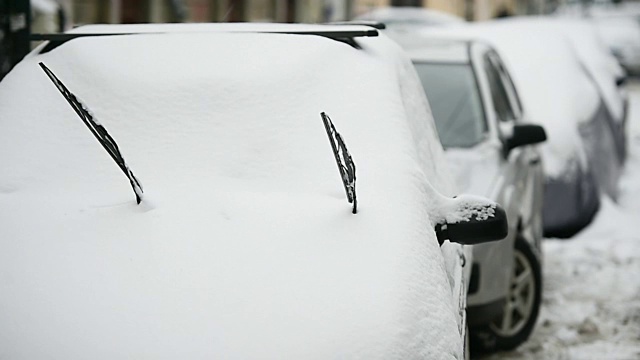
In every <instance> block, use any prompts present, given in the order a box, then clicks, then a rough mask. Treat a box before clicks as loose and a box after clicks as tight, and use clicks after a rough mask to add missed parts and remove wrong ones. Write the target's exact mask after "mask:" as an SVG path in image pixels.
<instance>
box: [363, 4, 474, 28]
mask: <svg viewBox="0 0 640 360" xmlns="http://www.w3.org/2000/svg"><path fill="white" fill-rule="evenodd" d="M355 20H356V21H376V22H379V23H383V24H384V25H385V27H386V30H387V32H399V33H406V32H413V31H415V30H417V29H420V28H422V27H425V26H427V27H430V26H456V25H464V24H465V23H466V21H465V20H464V19H463V18H461V17H459V16H455V15H453V14H450V13H446V12H443V11H438V10H433V9H425V8H420V7H409V6H407V7H402V6H400V7H389V6H381V7H377V8H374V9H373V10H371V11H369V12H366V13H364V14H361V15H358V16H356V17H355Z"/></svg>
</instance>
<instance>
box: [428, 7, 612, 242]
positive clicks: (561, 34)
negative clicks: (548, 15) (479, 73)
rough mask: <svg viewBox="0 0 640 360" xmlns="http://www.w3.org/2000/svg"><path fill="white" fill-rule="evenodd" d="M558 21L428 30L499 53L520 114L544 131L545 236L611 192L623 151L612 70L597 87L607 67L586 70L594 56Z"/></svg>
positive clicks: (565, 233)
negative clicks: (485, 44)
mask: <svg viewBox="0 0 640 360" xmlns="http://www.w3.org/2000/svg"><path fill="white" fill-rule="evenodd" d="M565 26H566V25H562V24H560V23H557V22H556V21H555V20H553V19H541V18H521V19H517V18H516V19H509V20H500V21H491V22H484V23H478V24H477V25H476V24H474V25H469V26H465V27H456V28H448V29H447V30H446V31H437V32H435V31H429V34H431V35H434V34H436V33H437V35H438V36H453V37H456V38H460V37H466V38H468V39H476V40H482V41H486V42H488V43H490V44H491V45H493V46H494V47H495V48H496V50H497V52H498V53H499V54H500V56H501V57H502V59H503V60H504V63H505V67H506V68H507V70H508V71H509V73H510V74H511V75H512V77H513V82H514V84H515V87H516V88H517V89H518V91H519V93H520V98H521V99H522V104H523V107H524V108H525V109H527V114H526V115H527V119H526V120H527V121H530V122H534V123H537V124H541V125H543V126H544V127H545V130H546V131H547V134H548V141H547V143H545V144H544V145H543V146H542V147H541V153H542V155H543V159H544V165H545V169H544V170H545V175H546V184H545V200H544V211H543V213H544V229H545V235H546V236H550V237H562V238H565V237H570V236H573V235H574V234H575V233H577V232H578V231H580V230H581V229H583V228H584V227H585V226H586V225H588V224H589V223H590V222H591V220H592V219H593V216H594V215H595V214H596V212H597V211H598V208H599V204H600V201H599V198H600V194H606V195H608V196H610V197H611V198H613V199H615V198H616V197H617V194H618V179H619V177H620V174H621V172H622V166H623V163H624V157H625V155H624V154H625V151H624V147H623V146H624V145H623V146H620V138H624V123H625V121H624V118H617V119H614V118H613V116H612V114H615V113H616V111H615V109H614V108H613V107H611V106H610V105H611V104H614V101H611V99H610V98H608V97H606V95H610V96H612V97H616V96H621V95H620V93H618V92H617V90H616V89H615V82H616V79H615V76H612V75H611V74H614V72H610V73H609V74H610V75H609V76H610V78H609V81H610V83H611V84H610V87H609V88H606V89H605V88H604V87H602V86H601V85H602V81H603V80H602V79H603V76H606V74H607V73H606V72H601V73H595V72H592V70H593V69H596V68H597V63H596V61H593V59H592V60H589V61H585V59H583V55H584V54H589V51H587V50H586V49H585V47H584V46H583V45H579V46H576V45H574V44H572V42H573V41H575V39H576V38H578V37H577V36H576V35H575V33H573V31H575V30H571V31H567V32H565V30H564V29H565ZM447 34H449V35H447ZM532 34H534V35H535V36H533V35H532ZM581 54H582V55H581ZM603 74H604V75H603ZM612 88H613V89H612ZM622 103H624V101H619V102H618V104H622ZM620 110H621V109H620ZM617 113H618V114H624V111H617Z"/></svg>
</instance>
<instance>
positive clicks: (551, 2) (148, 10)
mask: <svg viewBox="0 0 640 360" xmlns="http://www.w3.org/2000/svg"><path fill="white" fill-rule="evenodd" d="M627 1H634V0H627ZM635 1H638V0H635ZM619 2H620V0H0V79H2V77H3V76H4V74H6V73H7V72H8V71H9V69H11V67H12V66H13V65H15V64H16V63H17V61H19V60H20V59H22V57H24V55H26V54H27V52H28V51H29V50H30V48H31V45H32V44H31V43H30V42H29V33H30V32H31V33H55V32H62V31H65V30H68V29H70V28H72V27H73V26H78V25H83V24H95V23H107V24H109V23H110V24H119V23H123V24H129V23H164V22H239V21H243V22H253V21H262V22H304V23H321V22H328V21H339V20H349V19H352V18H353V17H355V16H358V15H361V14H364V13H366V12H368V11H371V10H373V9H375V8H377V7H384V6H414V7H424V8H429V9H432V10H439V11H443V12H446V13H450V14H453V15H457V16H459V17H461V18H465V19H467V20H471V21H481V20H488V19H491V18H495V17H501V16H512V15H535V14H545V13H550V12H552V11H553V10H554V9H555V8H556V7H558V5H561V4H566V3H574V4H578V5H579V6H580V5H582V6H589V5H593V4H597V5H601V4H602V3H610V4H614V3H619Z"/></svg>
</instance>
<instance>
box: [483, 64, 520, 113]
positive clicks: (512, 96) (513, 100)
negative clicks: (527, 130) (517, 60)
mask: <svg viewBox="0 0 640 360" xmlns="http://www.w3.org/2000/svg"><path fill="white" fill-rule="evenodd" d="M490 58H491V61H492V62H493V64H494V65H495V67H496V69H497V70H498V72H499V73H500V78H501V79H502V83H503V84H504V88H505V90H506V92H507V95H508V97H509V103H510V104H511V108H512V109H513V112H514V115H515V118H516V119H520V118H521V117H522V103H521V102H520V98H519V97H518V92H517V91H516V87H515V85H513V80H511V76H510V75H509V72H508V71H507V69H506V68H505V66H504V64H503V63H502V60H500V57H499V56H498V55H497V54H496V53H491V54H490Z"/></svg>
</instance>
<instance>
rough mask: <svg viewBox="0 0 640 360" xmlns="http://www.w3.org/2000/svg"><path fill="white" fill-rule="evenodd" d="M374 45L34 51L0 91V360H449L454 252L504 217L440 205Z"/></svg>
mask: <svg viewBox="0 0 640 360" xmlns="http://www.w3.org/2000/svg"><path fill="white" fill-rule="evenodd" d="M98 35H100V36H98ZM377 35H378V33H377V31H376V30H375V29H372V28H369V27H357V26H320V25H315V26H314V25H269V24H264V25H262V24H239V25H194V24H191V25H135V26H127V25H121V26H117V25H116V26H87V27H82V28H77V29H75V30H73V31H72V32H71V33H68V34H63V35H59V36H50V37H48V39H49V42H48V43H43V44H42V45H41V46H39V47H38V48H37V49H36V50H35V51H34V52H33V53H32V54H31V55H30V56H28V57H27V58H25V59H24V60H23V61H22V62H20V63H19V64H18V65H17V66H16V67H15V68H14V69H13V70H12V71H11V72H10V73H9V74H8V75H7V77H6V78H5V79H4V80H3V81H2V82H1V83H0V119H1V120H0V168H2V169H3V171H2V172H0V198H1V201H0V219H2V226H0V274H2V276H1V278H0V294H2V296H0V324H2V326H0V349H1V350H0V354H2V356H1V357H3V358H11V359H13V358H28V359H44V358H51V357H56V358H61V359H87V358H91V359H103V358H104V359H114V358H115V359H119V358H120V359H121V358H137V359H140V358H149V359H158V358H237V359H249V358H250V359H257V358H293V359H327V358H362V359H389V358H402V359H407V358H417V357H424V358H439V359H462V358H463V352H464V337H465V334H466V330H465V328H466V318H465V315H464V311H465V302H466V290H467V281H468V280H467V278H468V276H469V273H470V265H466V266H465V263H466V262H468V263H469V264H471V261H472V257H471V253H470V251H469V247H468V246H464V247H463V245H462V244H474V243H479V242H484V241H492V240H497V239H501V238H503V237H505V236H506V235H507V223H506V216H505V213H504V210H503V209H502V208H501V207H500V206H499V205H497V204H496V203H495V202H493V201H491V200H487V199H485V198H481V197H474V196H469V195H459V196H457V197H455V198H453V197H452V196H453V195H456V194H458V193H459V192H458V191H456V189H454V188H453V186H452V185H451V184H452V181H451V177H450V175H449V173H448V167H447V161H446V160H445V158H444V155H443V151H442V146H441V144H440V142H439V141H438V137H437V135H436V133H435V126H434V124H433V119H432V118H431V115H430V111H429V108H428V103H427V100H426V97H425V95H424V93H423V91H422V89H421V85H420V82H419V80H418V78H417V76H416V74H415V70H414V69H413V67H412V64H411V62H410V61H409V59H408V58H406V57H405V55H403V53H402V52H401V50H400V49H399V48H398V47H397V45H395V44H394V43H393V42H392V41H390V40H389V39H388V38H386V37H385V36H377ZM390 84H397V86H389V85H390ZM96 140H98V141H97V142H96ZM101 147H102V148H101ZM103 150H105V151H106V154H105V151H103ZM125 158H126V161H125ZM112 161H114V162H115V163H116V164H117V167H116V166H114V164H113V162H112ZM336 165H337V167H336ZM356 165H357V167H356ZM118 168H119V169H118ZM134 174H135V175H134ZM123 175H124V176H123ZM356 175H357V180H358V181H357V184H356ZM345 195H346V196H345ZM134 199H135V201H134Z"/></svg>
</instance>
